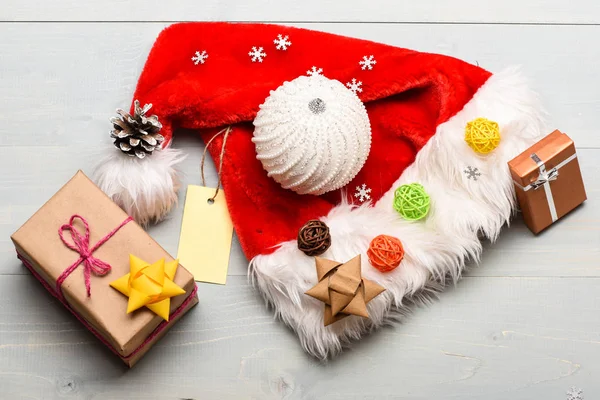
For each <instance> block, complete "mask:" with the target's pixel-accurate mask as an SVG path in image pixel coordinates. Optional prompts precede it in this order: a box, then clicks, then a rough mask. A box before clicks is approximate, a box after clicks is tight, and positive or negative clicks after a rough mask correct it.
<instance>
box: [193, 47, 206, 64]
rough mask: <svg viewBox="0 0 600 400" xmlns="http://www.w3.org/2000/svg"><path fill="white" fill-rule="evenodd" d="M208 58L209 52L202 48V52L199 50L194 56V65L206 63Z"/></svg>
mask: <svg viewBox="0 0 600 400" xmlns="http://www.w3.org/2000/svg"><path fill="white" fill-rule="evenodd" d="M207 58H208V53H207V52H206V50H202V52H199V51H197V52H196V54H195V55H194V57H192V61H193V62H194V65H198V64H204V63H205V62H206V59H207Z"/></svg>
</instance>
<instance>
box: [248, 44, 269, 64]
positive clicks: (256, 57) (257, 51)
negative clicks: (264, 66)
mask: <svg viewBox="0 0 600 400" xmlns="http://www.w3.org/2000/svg"><path fill="white" fill-rule="evenodd" d="M263 50H264V49H263V48H262V47H256V46H252V51H250V52H248V55H249V56H250V57H252V62H257V61H258V62H263V60H264V59H265V57H266V56H267V53H265V52H264V51H263Z"/></svg>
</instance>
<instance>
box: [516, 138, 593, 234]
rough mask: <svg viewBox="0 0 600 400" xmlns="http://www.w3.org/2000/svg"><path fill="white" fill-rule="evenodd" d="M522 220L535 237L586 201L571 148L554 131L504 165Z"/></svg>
mask: <svg viewBox="0 0 600 400" xmlns="http://www.w3.org/2000/svg"><path fill="white" fill-rule="evenodd" d="M508 166H509V168H510V172H511V174H512V178H513V182H514V185H515V191H516V192H517V199H518V200H519V205H520V206H521V211H522V212H523V219H524V220H525V223H526V224H527V226H528V227H529V229H530V230H531V231H532V232H533V233H539V232H541V231H543V230H544V229H546V228H547V227H549V226H550V225H552V224H553V223H554V222H556V221H557V220H558V219H559V218H562V217H563V216H565V215H566V214H568V213H569V212H570V211H572V210H573V209H574V208H575V207H577V206H578V205H580V204H581V203H583V202H584V201H585V200H586V199H587V196H586V193H585V187H584V185H583V178H582V177H581V170H580V169H579V161H578V160H577V153H576V152H575V145H574V143H573V141H572V140H571V138H569V136H567V135H566V134H564V133H562V132H560V131H559V130H555V131H554V132H552V133H551V134H549V135H548V136H546V137H545V138H543V139H542V140H540V141H539V142H537V143H535V144H534V145H533V146H531V147H530V148H528V149H527V150H525V151H524V152H523V153H521V154H519V155H518V156H517V157H515V158H514V159H513V160H511V161H510V162H509V163H508Z"/></svg>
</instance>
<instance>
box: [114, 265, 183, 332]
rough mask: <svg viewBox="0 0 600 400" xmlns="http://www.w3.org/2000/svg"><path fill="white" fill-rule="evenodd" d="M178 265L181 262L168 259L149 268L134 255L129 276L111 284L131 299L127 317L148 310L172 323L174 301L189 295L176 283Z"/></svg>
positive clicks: (124, 276)
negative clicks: (142, 309) (170, 313)
mask: <svg viewBox="0 0 600 400" xmlns="http://www.w3.org/2000/svg"><path fill="white" fill-rule="evenodd" d="M178 265H179V261H178V260H173V261H169V262H166V263H165V259H164V258H161V259H160V260H158V261H157V262H155V263H154V264H149V263H147V262H146V261H144V260H142V259H140V258H138V257H136V256H134V255H133V254H130V255H129V267H130V271H129V273H128V274H125V275H123V276H122V277H120V278H119V279H117V280H116V281H113V282H111V283H110V286H111V287H113V288H115V289H117V290H118V291H119V292H121V293H123V294H124V295H125V296H127V297H129V301H128V302H127V314H129V313H130V312H133V311H135V310H137V309H139V308H141V307H144V306H146V307H147V308H149V309H150V310H152V312H154V313H156V314H157V315H159V316H160V317H161V318H162V319H164V320H165V321H168V320H169V310H170V309H171V297H175V296H179V295H181V294H184V293H185V290H183V289H182V288H180V287H179V286H177V284H176V283H175V282H173V279H175V271H177V266H178Z"/></svg>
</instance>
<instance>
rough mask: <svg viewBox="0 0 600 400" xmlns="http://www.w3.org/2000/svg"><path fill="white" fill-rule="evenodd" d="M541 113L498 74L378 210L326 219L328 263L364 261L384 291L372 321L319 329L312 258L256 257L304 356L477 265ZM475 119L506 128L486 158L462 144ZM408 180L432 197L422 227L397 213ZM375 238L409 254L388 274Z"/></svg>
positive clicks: (266, 291) (503, 215)
mask: <svg viewBox="0 0 600 400" xmlns="http://www.w3.org/2000/svg"><path fill="white" fill-rule="evenodd" d="M543 115H544V114H543V112H542V111H541V107H540V105H539V103H538V99H537V96H536V95H535V94H534V93H533V92H532V91H531V90H530V89H528V87H527V84H526V82H525V80H524V79H523V77H522V76H521V74H520V72H519V71H518V70H517V69H515V68H513V69H508V70H506V71H504V72H501V73H499V74H495V75H493V76H492V77H490V78H489V79H488V81H487V82H486V83H485V84H484V85H483V86H482V87H481V88H480V89H479V90H478V91H477V93H476V94H475V95H474V96H473V98H472V99H471V100H470V101H469V102H468V103H467V104H466V105H465V107H464V108H463V110H462V111H460V112H459V113H457V114H456V115H455V116H453V117H452V118H451V119H450V120H448V121H447V122H445V123H444V124H441V125H440V126H438V128H437V131H436V134H435V135H434V136H433V137H432V138H431V140H429V142H428V143H427V144H426V145H425V146H424V147H423V148H422V149H421V151H420V152H419V153H418V155H417V158H416V160H415V162H414V163H413V164H412V165H411V166H410V167H408V168H407V169H406V170H405V171H404V173H403V174H402V176H401V177H400V179H398V181H396V183H394V185H393V186H392V188H391V189H390V190H389V191H388V192H387V193H386V194H385V195H384V196H383V197H382V198H381V199H380V200H379V201H378V202H377V204H376V205H375V206H372V205H370V204H367V205H363V206H361V207H355V206H351V205H348V204H341V205H339V206H337V207H335V208H334V209H333V210H332V211H331V212H330V213H329V215H327V216H326V217H323V218H321V219H322V220H323V221H324V222H326V223H327V225H328V226H329V228H330V231H331V236H332V239H333V240H332V242H333V244H332V246H331V248H330V249H329V250H328V251H327V252H326V253H325V254H323V257H325V258H331V259H334V260H338V261H347V260H349V259H351V258H352V257H354V256H356V255H357V254H359V253H360V254H362V255H363V257H362V273H363V276H364V277H366V278H368V279H371V280H373V281H376V282H378V283H379V284H381V285H382V286H384V287H385V288H386V289H387V290H386V291H385V292H384V293H383V294H381V295H380V296H378V297H376V298H375V299H374V300H372V301H371V302H370V303H369V305H368V310H369V314H370V318H369V319H366V318H361V317H355V316H350V317H347V318H345V319H343V320H341V321H339V322H337V323H335V324H332V325H330V326H328V327H324V326H323V303H321V302H319V301H318V300H316V299H313V298H311V297H309V296H306V295H304V292H305V291H306V290H307V289H309V288H310V287H312V286H313V285H314V284H315V283H316V281H317V276H316V272H315V264H314V259H313V258H312V257H306V256H305V255H304V254H303V253H301V252H300V251H299V250H298V248H297V245H296V242H295V241H290V242H286V243H283V244H282V245H281V247H280V248H278V249H277V250H276V251H275V252H274V253H272V254H270V255H260V256H257V257H255V258H254V259H253V260H252V261H251V263H250V270H249V273H250V275H251V279H252V281H253V282H254V284H255V285H256V286H258V288H259V289H260V291H261V292H262V293H263V295H264V297H265V299H266V301H267V302H268V304H270V305H272V306H273V307H274V308H275V313H276V315H277V316H279V317H281V319H282V320H283V321H284V322H285V323H287V324H288V325H289V326H291V327H292V329H294V330H295V331H296V332H297V334H298V336H299V338H300V341H301V343H302V346H303V347H304V349H306V351H307V352H309V353H310V354H312V355H314V356H316V357H319V358H327V357H328V356H331V355H333V354H335V353H337V352H338V351H340V350H341V348H342V346H343V345H345V344H348V343H349V342H351V341H353V340H356V339H358V338H360V337H361V336H362V335H363V334H364V333H366V332H367V331H369V330H372V329H374V328H377V327H379V326H381V325H383V324H384V323H386V322H389V321H390V320H395V319H398V317H399V316H401V315H402V314H403V313H405V312H407V311H408V308H407V304H410V303H412V302H415V301H420V300H423V299H424V298H427V295H428V294H429V293H430V291H431V290H432V289H433V290H434V291H435V290H439V289H440V288H441V287H443V285H444V284H446V283H447V281H448V278H450V279H452V280H454V281H455V280H456V279H458V278H459V277H460V275H461V272H462V270H463V269H464V266H465V261H467V260H472V261H475V262H477V261H478V260H479V256H480V253H481V250H482V246H481V242H480V236H482V237H486V238H488V239H490V240H492V241H493V240H495V239H496V238H497V236H498V234H499V232H500V229H501V227H502V226H503V225H504V224H505V223H508V222H509V219H510V217H511V215H512V214H513V212H514V210H515V198H514V189H513V184H512V180H511V177H510V173H509V171H508V166H507V162H508V161H509V160H510V159H512V158H513V157H515V156H516V155H518V154H519V153H520V152H522V151H523V150H524V149H526V148H527V147H529V146H530V145H531V144H533V143H534V142H536V141H537V140H539V139H540V138H541V137H542V136H543V135H544V134H545V132H546V130H545V127H544V126H545V124H544V122H543ZM477 117H485V118H488V119H490V120H493V121H496V122H498V123H499V125H500V127H501V136H502V139H501V142H500V145H499V146H498V148H497V149H496V150H494V152H493V153H491V154H490V155H487V156H480V155H477V154H476V153H474V152H473V151H472V150H471V149H470V148H469V147H468V146H467V144H466V143H465V141H464V128H465V125H466V124H467V122H469V121H471V120H473V119H475V118H477ZM467 166H471V167H474V168H478V169H479V172H481V176H480V177H478V179H477V181H474V180H472V179H471V180H469V179H468V178H467V176H466V174H465V173H464V172H463V171H464V169H465V168H466V167H467ZM412 182H418V183H421V184H422V185H423V186H424V187H425V189H426V191H427V192H428V194H429V195H430V197H431V201H432V207H431V210H430V213H429V215H428V217H427V219H426V220H424V221H417V222H409V221H406V220H403V219H402V218H401V217H400V216H399V215H398V214H397V213H396V212H395V211H394V210H393V207H392V202H393V197H394V190H395V189H396V188H397V187H398V186H400V185H402V184H404V183H412ZM379 234H388V235H392V236H395V237H398V238H399V239H400V240H402V243H403V245H404V249H405V252H406V253H405V258H404V260H403V262H402V264H401V265H400V267H399V268H397V269H395V270H394V271H392V272H390V273H386V274H382V273H380V272H379V271H377V270H376V269H375V268H373V267H371V266H370V265H369V261H368V259H367V257H366V250H367V247H368V245H369V242H370V240H371V239H372V238H373V237H375V236H377V235H379Z"/></svg>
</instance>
